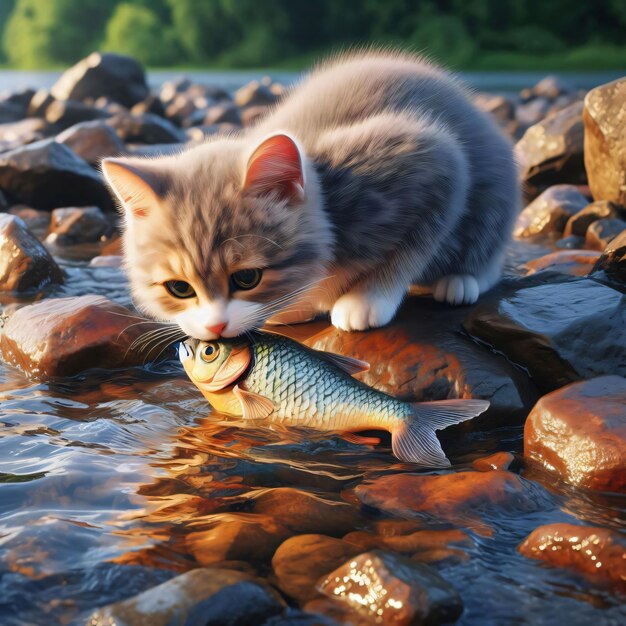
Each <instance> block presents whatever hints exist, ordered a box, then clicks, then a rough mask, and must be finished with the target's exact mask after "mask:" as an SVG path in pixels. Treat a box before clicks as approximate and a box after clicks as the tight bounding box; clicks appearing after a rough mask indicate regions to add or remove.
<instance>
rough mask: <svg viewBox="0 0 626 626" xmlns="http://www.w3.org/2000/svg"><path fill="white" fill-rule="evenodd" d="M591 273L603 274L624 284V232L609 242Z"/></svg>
mask: <svg viewBox="0 0 626 626" xmlns="http://www.w3.org/2000/svg"><path fill="white" fill-rule="evenodd" d="M592 272H604V273H605V274H606V275H607V276H609V278H611V279H614V280H616V281H617V282H621V283H626V232H623V233H622V234H621V235H618V236H617V237H615V239H612V240H611V241H610V242H609V244H608V245H607V247H606V248H605V249H604V251H603V252H602V255H601V256H600V258H599V259H598V262H597V263H596V264H595V265H594V267H593V270H592Z"/></svg>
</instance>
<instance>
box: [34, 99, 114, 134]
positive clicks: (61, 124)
mask: <svg viewBox="0 0 626 626" xmlns="http://www.w3.org/2000/svg"><path fill="white" fill-rule="evenodd" d="M106 117H109V114H108V113H107V112H106V111H103V110H102V109H96V108H94V107H90V106H87V105H85V104H83V103H82V102H76V101H75V100H53V101H52V102H51V103H50V104H49V105H48V107H47V108H46V112H45V118H46V121H47V122H49V123H50V124H54V125H55V126H56V127H57V128H59V129H62V130H65V129H66V128H69V127H70V126H74V124H80V122H89V121H92V120H98V119H103V118H106Z"/></svg>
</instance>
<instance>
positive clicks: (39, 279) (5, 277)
mask: <svg viewBox="0 0 626 626" xmlns="http://www.w3.org/2000/svg"><path fill="white" fill-rule="evenodd" d="M62 282H63V273H62V272H61V270H60V269H59V266H58V265H57V264H56V263H55V262H54V259H53V258H52V257H51V256H50V253H49V252H48V251H47V250H46V249H45V248H44V247H43V246H42V245H41V243H40V242H39V240H38V239H37V238H36V237H35V236H34V235H33V234H32V233H31V232H30V231H29V230H28V227H27V226H26V224H25V223H24V222H23V221H22V220H21V219H20V218H19V217H16V216H14V215H7V214H6V213H1V214H0V292H9V293H11V292H13V293H24V292H37V291H39V290H41V289H42V288H43V287H45V286H47V285H50V284H60V283H62Z"/></svg>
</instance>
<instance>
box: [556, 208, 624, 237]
mask: <svg viewBox="0 0 626 626" xmlns="http://www.w3.org/2000/svg"><path fill="white" fill-rule="evenodd" d="M624 216H626V210H625V209H622V207H620V206H619V205H617V204H615V203H614V202H608V201H607V200H598V201H597V202H592V203H591V204H588V205H587V206H586V207H585V208H584V209H583V210H582V211H578V213H576V215H572V217H570V218H569V220H567V224H566V225H565V231H564V232H563V235H564V236H565V237H569V236H570V235H576V236H578V237H584V236H585V234H586V233H587V228H589V226H590V225H591V224H593V222H596V221H598V220H600V219H604V218H607V217H613V218H615V217H617V218H619V217H624Z"/></svg>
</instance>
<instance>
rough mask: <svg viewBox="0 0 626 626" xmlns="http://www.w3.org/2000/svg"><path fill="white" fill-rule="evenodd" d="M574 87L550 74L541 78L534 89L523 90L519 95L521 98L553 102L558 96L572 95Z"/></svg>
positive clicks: (559, 77)
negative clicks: (543, 99) (544, 99)
mask: <svg viewBox="0 0 626 626" xmlns="http://www.w3.org/2000/svg"><path fill="white" fill-rule="evenodd" d="M573 91H574V87H573V86H572V84H571V83H570V82H568V81H567V80H565V79H564V78H563V77H561V76H554V75H552V74H550V75H548V76H545V77H544V78H542V79H541V80H540V81H539V82H538V83H537V84H536V85H535V86H534V87H531V88H530V89H528V90H526V89H524V90H523V91H522V93H521V94H520V95H521V97H522V98H528V97H531V98H541V97H543V98H549V99H550V100H555V99H556V98H558V97H559V96H562V95H566V94H569V93H572V92H573Z"/></svg>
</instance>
